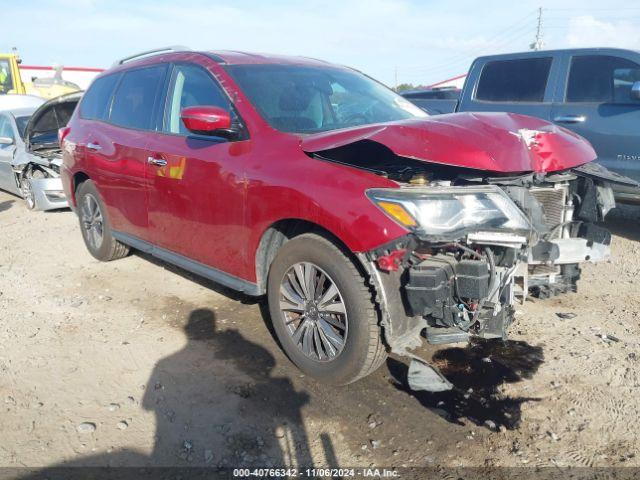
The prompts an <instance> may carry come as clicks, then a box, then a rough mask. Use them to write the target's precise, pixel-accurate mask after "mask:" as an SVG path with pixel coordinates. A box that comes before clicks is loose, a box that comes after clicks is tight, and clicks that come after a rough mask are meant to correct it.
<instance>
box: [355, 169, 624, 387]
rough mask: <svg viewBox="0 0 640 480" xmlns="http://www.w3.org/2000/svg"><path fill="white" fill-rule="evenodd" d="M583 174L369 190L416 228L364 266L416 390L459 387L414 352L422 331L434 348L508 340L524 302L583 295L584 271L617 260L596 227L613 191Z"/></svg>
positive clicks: (388, 331)
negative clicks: (579, 287) (474, 339)
mask: <svg viewBox="0 0 640 480" xmlns="http://www.w3.org/2000/svg"><path fill="white" fill-rule="evenodd" d="M583 170H585V169H583ZM583 170H581V169H580V168H577V169H573V170H571V171H567V172H563V173H556V174H553V175H540V174H538V175H529V176H525V177H517V178H516V177H502V178H500V179H497V178H484V179H483V182H482V184H476V182H473V181H470V180H471V179H470V178H467V179H466V180H464V181H459V182H456V183H457V184H456V185H453V183H454V182H452V181H451V180H435V179H433V180H431V181H430V182H429V183H428V184H425V185H412V184H411V183H407V184H403V185H402V186H401V187H400V188H398V189H372V190H369V191H368V192H367V195H368V196H369V198H370V199H371V200H372V201H373V202H374V203H375V204H376V205H378V207H379V208H380V209H381V210H383V211H384V212H385V213H386V214H387V215H389V216H390V217H391V218H393V219H394V220H396V221H398V222H399V223H402V224H403V225H404V226H406V227H407V228H408V229H410V230H411V234H409V235H407V236H405V237H403V238H401V239H398V240H396V241H394V242H392V243H391V244H388V245H384V246H383V247H381V248H377V249H375V250H373V251H370V252H367V253H366V254H363V255H362V258H361V260H362V261H363V263H365V264H367V265H368V270H369V273H370V274H371V277H372V279H373V282H374V284H375V286H376V287H377V291H379V292H381V295H379V297H380V298H379V299H378V301H379V304H380V307H381V311H382V314H383V321H382V323H383V327H384V329H385V337H386V339H387V342H388V344H389V346H390V347H391V350H392V351H394V352H396V353H399V354H402V355H408V356H411V357H412V358H413V359H414V362H412V363H413V365H412V367H411V369H410V376H409V381H410V384H411V386H412V388H414V389H418V390H430V391H434V390H435V391H438V390H443V389H447V388H450V387H451V386H450V384H449V383H448V382H447V381H446V379H444V378H443V377H442V376H441V375H439V373H438V372H437V370H435V369H433V367H431V366H430V365H428V364H427V363H426V362H424V361H423V360H421V359H420V358H418V357H415V356H414V355H413V354H411V353H410V350H411V349H413V348H415V347H417V346H419V345H420V343H421V334H422V333H423V332H425V336H426V338H427V340H428V341H429V342H430V343H432V344H443V343H455V342H464V341H467V340H468V339H469V338H470V337H471V336H478V337H482V338H487V339H496V338H497V339H506V337H507V328H508V327H509V325H510V324H511V323H512V321H513V318H514V314H515V305H516V303H517V302H518V301H524V299H525V298H526V296H527V294H533V295H535V296H538V297H547V296H550V295H553V294H557V293H561V292H567V291H572V290H575V288H576V281H577V280H578V278H579V276H580V266H579V264H580V263H581V262H584V261H591V262H596V261H600V260H604V259H606V258H607V257H608V256H609V253H610V250H609V248H610V247H609V245H610V242H611V235H610V233H609V232H608V231H607V230H605V229H603V228H602V227H600V226H598V225H597V223H596V222H599V221H601V220H602V219H603V218H604V215H606V213H607V212H608V211H609V210H610V209H611V208H613V206H614V203H613V195H612V191H611V188H610V186H609V185H608V183H607V182H606V181H604V180H602V179H597V178H596V177H595V176H594V175H591V174H593V173H594V172H593V171H592V169H586V170H587V171H586V172H585V171H583Z"/></svg>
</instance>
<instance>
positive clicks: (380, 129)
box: [300, 113, 596, 173]
mask: <svg viewBox="0 0 640 480" xmlns="http://www.w3.org/2000/svg"><path fill="white" fill-rule="evenodd" d="M362 140H369V141H374V142H378V143H380V144H382V145H385V146H386V147H388V148H389V149H390V150H391V151H393V153H395V154H396V155H398V156H401V157H408V158H412V159H416V160H422V161H425V162H431V163H439V164H444V165H453V166H457V167H463V168H471V169H476V170H486V171H490V172H497V173H521V172H553V171H557V170H565V169H568V168H572V167H576V166H578V165H582V164H584V163H587V162H590V161H592V160H595V158H596V152H595V151H594V150H593V148H592V147H591V145H590V144H589V142H587V141H586V140H585V139H583V138H582V137H580V136H579V135H576V134H575V133H573V132H571V131H569V130H567V129H565V128H562V127H558V126H557V125H554V124H552V123H550V122H546V121H544V120H540V119H538V118H534V117H528V116H524V115H517V114H513V113H453V114H449V115H439V116H435V117H429V118H420V119H410V120H403V121H399V122H391V123H382V124H375V125H365V126H362V127H355V128H350V129H346V130H338V131H330V132H323V133H318V134H311V135H306V136H304V137H303V138H302V139H301V143H300V145H301V148H302V150H303V151H305V152H307V153H314V152H320V151H323V150H330V149H332V148H338V147H342V146H345V145H349V144H351V143H355V142H358V141H362Z"/></svg>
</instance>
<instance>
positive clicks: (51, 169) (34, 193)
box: [12, 92, 82, 210]
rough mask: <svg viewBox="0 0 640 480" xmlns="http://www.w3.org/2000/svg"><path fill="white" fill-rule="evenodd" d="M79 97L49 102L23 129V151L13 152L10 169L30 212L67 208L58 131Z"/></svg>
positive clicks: (34, 114) (67, 118)
mask: <svg viewBox="0 0 640 480" xmlns="http://www.w3.org/2000/svg"><path fill="white" fill-rule="evenodd" d="M81 96H82V92H74V93H71V94H67V95H63V96H61V97H58V98H54V99H52V100H49V101H48V102H46V103H45V104H43V105H42V106H41V107H40V108H38V109H37V110H36V111H35V112H34V113H33V115H32V117H31V119H30V120H29V123H28V124H27V126H26V129H25V135H24V137H25V138H24V149H23V150H22V149H20V150H18V151H17V152H16V155H15V157H14V159H13V161H12V169H13V172H14V174H15V178H16V184H17V186H18V188H19V190H20V193H21V194H22V197H23V198H24V199H25V202H26V205H27V208H29V209H34V208H37V209H40V210H50V209H56V208H65V207H67V205H68V203H67V199H66V197H65V195H64V191H63V189H62V183H61V179H60V167H61V165H62V152H61V150H60V144H59V142H58V130H59V129H60V128H62V127H64V126H65V125H66V124H67V123H68V121H69V119H70V118H71V115H72V114H73V111H74V109H75V108H76V105H77V104H78V102H79V100H80V98H81Z"/></svg>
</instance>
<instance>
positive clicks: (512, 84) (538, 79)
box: [476, 57, 552, 102]
mask: <svg viewBox="0 0 640 480" xmlns="http://www.w3.org/2000/svg"><path fill="white" fill-rule="evenodd" d="M551 60H552V59H551V58H550V57H545V58H523V59H519V60H500V61H495V62H489V63H487V64H486V65H485V66H484V68H483V69H482V73H481V74H480V81H479V82H478V89H477V91H476V100H484V101H487V102H542V101H543V100H544V91H545V89H546V87H547V80H548V79H549V70H550V69H551Z"/></svg>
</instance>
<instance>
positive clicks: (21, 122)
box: [16, 115, 31, 140]
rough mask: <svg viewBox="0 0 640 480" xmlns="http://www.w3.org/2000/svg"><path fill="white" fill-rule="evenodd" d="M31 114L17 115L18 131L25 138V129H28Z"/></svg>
mask: <svg viewBox="0 0 640 480" xmlns="http://www.w3.org/2000/svg"><path fill="white" fill-rule="evenodd" d="M30 118H31V115H29V116H24V117H16V126H17V127H18V133H19V134H20V138H22V139H23V140H24V131H25V130H26V129H27V123H29V119H30Z"/></svg>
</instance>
